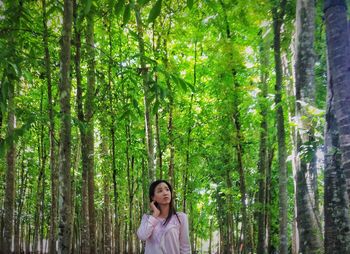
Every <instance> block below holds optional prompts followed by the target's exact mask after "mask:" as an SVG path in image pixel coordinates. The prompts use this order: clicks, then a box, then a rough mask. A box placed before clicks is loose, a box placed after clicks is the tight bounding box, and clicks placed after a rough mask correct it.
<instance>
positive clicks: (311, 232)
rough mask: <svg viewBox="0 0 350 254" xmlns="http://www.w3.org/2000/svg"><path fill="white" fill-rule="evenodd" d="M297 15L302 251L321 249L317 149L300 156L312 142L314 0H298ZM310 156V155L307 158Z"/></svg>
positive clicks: (298, 155) (297, 189) (296, 75)
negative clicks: (309, 117) (316, 205)
mask: <svg viewBox="0 0 350 254" xmlns="http://www.w3.org/2000/svg"><path fill="white" fill-rule="evenodd" d="M296 13H297V18H296V64H295V91H296V96H295V97H296V98H295V99H296V106H295V108H296V115H297V118H296V119H297V121H298V131H297V133H296V134H297V137H296V142H297V143H296V149H297V152H296V165H295V166H296V192H297V194H296V199H297V202H296V203H297V207H296V209H297V224H298V232H299V248H300V250H299V251H300V252H301V253H310V254H312V253H323V245H322V232H321V229H320V228H319V224H318V218H317V216H318V214H317V213H316V209H315V208H316V207H315V189H314V188H313V184H312V182H313V177H314V170H315V169H314V168H312V166H313V165H314V166H315V164H314V163H312V161H310V158H311V160H313V158H314V157H315V154H316V151H315V150H313V151H308V152H307V153H306V154H308V155H309V154H311V156H305V155H304V156H303V153H304V154H305V148H303V147H305V146H306V144H307V143H310V142H313V140H314V137H313V135H312V130H311V128H312V126H310V125H309V122H311V120H310V119H308V115H307V110H308V107H309V106H313V105H314V97H315V82H314V66H315V57H314V55H315V54H314V37H315V35H314V33H315V2H314V1H308V0H298V1H297V11H296ZM308 158H309V159H308Z"/></svg>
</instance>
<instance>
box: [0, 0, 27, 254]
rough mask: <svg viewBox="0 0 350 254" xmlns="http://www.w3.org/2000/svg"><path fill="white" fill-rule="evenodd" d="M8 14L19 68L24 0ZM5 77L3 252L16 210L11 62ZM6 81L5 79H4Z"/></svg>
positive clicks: (9, 242) (10, 39) (13, 53)
mask: <svg viewBox="0 0 350 254" xmlns="http://www.w3.org/2000/svg"><path fill="white" fill-rule="evenodd" d="M6 5H7V13H9V14H8V16H7V17H5V19H6V21H7V22H8V23H9V27H10V28H11V29H12V31H11V32H10V34H9V36H8V41H7V43H8V47H10V49H11V50H8V52H10V53H9V54H11V55H8V56H7V59H6V60H7V62H11V63H14V64H16V65H17V67H18V68H19V66H18V65H19V59H18V57H17V55H16V52H17V49H16V48H17V46H16V39H15V38H16V37H17V31H16V30H17V29H18V27H19V26H20V16H21V12H22V8H23V1H22V0H20V1H13V2H10V3H7V4H6ZM4 75H5V78H6V82H7V86H8V94H5V95H3V97H5V98H7V139H8V143H7V146H6V148H7V149H6V173H5V179H6V185H5V193H4V194H5V195H4V196H5V198H4V222H5V223H4V224H5V225H4V231H3V232H1V235H2V234H3V235H2V237H1V238H2V239H3V242H2V243H3V246H2V247H3V253H11V246H12V237H13V231H14V212H15V199H16V143H15V141H14V134H15V133H14V132H15V129H16V116H15V111H16V105H15V97H16V91H15V84H16V83H17V82H18V78H19V77H17V74H16V72H15V70H14V69H13V67H11V66H10V65H9V64H8V66H7V67H6V69H5V74H4ZM4 81H5V80H4Z"/></svg>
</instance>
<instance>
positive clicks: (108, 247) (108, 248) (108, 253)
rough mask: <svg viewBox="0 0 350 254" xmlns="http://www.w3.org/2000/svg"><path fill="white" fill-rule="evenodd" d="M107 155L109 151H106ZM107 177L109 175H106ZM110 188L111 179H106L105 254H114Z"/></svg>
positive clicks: (104, 199) (104, 213) (104, 214)
mask: <svg viewBox="0 0 350 254" xmlns="http://www.w3.org/2000/svg"><path fill="white" fill-rule="evenodd" d="M105 154H107V151H105ZM106 175H109V174H108V173H106ZM109 193H110V188H109V179H108V178H107V177H106V179H105V183H104V197H103V203H104V208H103V225H104V231H103V236H104V241H103V254H112V235H111V234H112V229H111V225H112V224H111V216H110V197H109Z"/></svg>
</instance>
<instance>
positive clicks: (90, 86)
mask: <svg viewBox="0 0 350 254" xmlns="http://www.w3.org/2000/svg"><path fill="white" fill-rule="evenodd" d="M86 33H87V34H86V44H87V50H86V52H87V63H88V75H87V90H86V101H85V113H86V115H85V116H86V118H85V120H86V123H87V133H86V140H85V142H86V149H87V155H88V156H87V159H88V161H87V171H88V194H89V230H90V254H95V253H96V244H97V243H96V218H95V204H94V202H95V201H94V200H95V199H94V197H95V194H94V193H95V180H94V179H95V177H94V175H95V172H94V154H95V151H94V117H93V116H94V107H95V103H94V101H95V45H94V7H93V6H92V8H91V10H90V12H89V13H88V15H87V32H86Z"/></svg>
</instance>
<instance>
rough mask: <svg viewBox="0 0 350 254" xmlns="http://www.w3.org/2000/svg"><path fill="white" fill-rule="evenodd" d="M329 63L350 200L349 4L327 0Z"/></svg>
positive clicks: (342, 161) (342, 163)
mask: <svg viewBox="0 0 350 254" xmlns="http://www.w3.org/2000/svg"><path fill="white" fill-rule="evenodd" d="M324 14H325V23H326V37H327V49H328V63H329V76H330V79H329V81H330V82H329V86H330V89H332V94H333V95H334V98H333V100H334V113H335V115H336V120H337V124H338V131H339V141H340V142H339V147H340V152H341V165H342V168H343V170H344V174H345V177H346V183H347V191H348V195H349V197H350V128H349V126H350V107H349V105H350V59H349V55H350V35H349V33H350V31H349V24H348V21H347V6H346V1H345V0H337V1H330V0H326V1H325V5H324Z"/></svg>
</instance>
